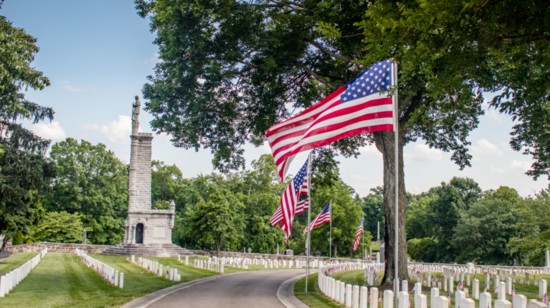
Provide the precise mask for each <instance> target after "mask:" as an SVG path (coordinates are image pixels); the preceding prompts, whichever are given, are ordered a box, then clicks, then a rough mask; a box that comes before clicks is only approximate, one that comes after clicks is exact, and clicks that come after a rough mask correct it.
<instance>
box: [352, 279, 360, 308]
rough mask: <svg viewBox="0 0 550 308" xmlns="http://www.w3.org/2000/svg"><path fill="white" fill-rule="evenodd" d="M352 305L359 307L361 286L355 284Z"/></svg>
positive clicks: (354, 307)
mask: <svg viewBox="0 0 550 308" xmlns="http://www.w3.org/2000/svg"><path fill="white" fill-rule="evenodd" d="M351 297H352V298H351V307H352V308H359V286H357V285H354V286H353V290H352V296H351Z"/></svg>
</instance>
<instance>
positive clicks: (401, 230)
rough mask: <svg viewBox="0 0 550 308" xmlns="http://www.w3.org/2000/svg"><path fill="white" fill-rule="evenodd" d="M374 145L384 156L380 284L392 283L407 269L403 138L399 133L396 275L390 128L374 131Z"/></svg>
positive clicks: (393, 159) (406, 275) (392, 137)
mask: <svg viewBox="0 0 550 308" xmlns="http://www.w3.org/2000/svg"><path fill="white" fill-rule="evenodd" d="M374 140H375V144H376V147H377V149H378V150H379V151H380V152H381V153H382V157H383V160H384V214H385V217H386V225H385V232H384V245H385V248H384V261H385V270H384V278H383V279H382V284H384V285H392V284H393V281H394V279H395V278H398V279H399V280H400V281H402V280H409V274H408V272H407V236H406V228H405V226H406V222H405V212H406V199H405V173H404V172H403V141H402V138H401V135H400V136H399V145H398V147H397V148H398V162H399V170H398V173H399V186H398V187H399V207H398V216H399V224H398V228H397V230H398V245H397V246H398V251H399V253H398V261H397V263H398V277H395V248H396V243H395V230H396V226H395V156H394V153H395V147H394V145H395V137H394V132H393V131H383V132H378V133H375V134H374Z"/></svg>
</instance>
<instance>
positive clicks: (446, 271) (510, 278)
mask: <svg viewBox="0 0 550 308" xmlns="http://www.w3.org/2000/svg"><path fill="white" fill-rule="evenodd" d="M480 268H481V270H480V269H479V268H477V269H476V268H475V267H474V266H473V265H471V266H469V268H468V269H466V268H464V267H463V266H453V265H447V266H442V265H436V266H434V265H428V266H422V267H419V266H418V265H413V266H410V267H409V276H410V277H415V278H416V280H417V281H419V282H422V284H423V285H424V286H427V287H437V288H439V289H441V288H443V291H444V292H449V293H451V294H453V293H454V291H455V282H457V288H458V289H461V290H465V291H466V292H468V289H469V288H470V287H471V289H472V293H473V296H474V298H475V299H479V288H480V282H479V280H477V279H473V280H472V279H471V278H472V277H471V275H475V274H482V273H483V272H482V270H485V271H486V272H485V286H484V290H485V291H489V290H490V289H491V285H492V290H493V291H494V292H495V293H497V292H504V294H508V295H514V293H515V291H514V289H515V288H514V284H516V282H519V283H524V281H525V284H527V285H530V284H531V280H530V279H529V278H530V276H531V278H532V284H533V285H535V286H538V288H539V297H538V298H539V299H541V300H542V299H543V298H547V297H548V293H547V292H548V283H547V281H546V280H544V279H542V276H540V275H541V274H542V273H543V272H544V269H533V268H528V269H522V268H514V269H503V268H499V267H495V268H490V267H488V266H483V267H480ZM437 270H440V271H441V272H442V273H443V278H435V279H432V275H434V277H435V275H436V274H440V273H441V272H439V273H438V272H434V271H437ZM522 274H523V275H525V280H523V279H522V278H521V277H520V275H522ZM537 274H538V275H539V276H535V275H537ZM424 276H426V277H425V279H424ZM535 277H537V278H536V279H535ZM501 279H502V281H501ZM491 282H492V283H491Z"/></svg>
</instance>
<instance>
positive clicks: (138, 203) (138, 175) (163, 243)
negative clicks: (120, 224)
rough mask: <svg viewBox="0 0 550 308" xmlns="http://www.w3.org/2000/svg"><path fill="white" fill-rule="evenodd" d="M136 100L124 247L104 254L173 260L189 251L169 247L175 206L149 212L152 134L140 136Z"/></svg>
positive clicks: (136, 103) (117, 247)
mask: <svg viewBox="0 0 550 308" xmlns="http://www.w3.org/2000/svg"><path fill="white" fill-rule="evenodd" d="M140 106H141V104H140V102H139V98H138V97H137V96H136V102H135V104H134V105H133V110H132V134H131V135H130V139H131V148H130V168H129V176H128V218H127V219H126V222H125V223H124V229H125V232H124V244H123V245H119V246H115V247H113V248H112V249H107V250H106V251H104V252H103V253H104V254H118V255H120V254H124V255H137V256H175V255H178V254H189V251H188V250H186V249H184V248H181V247H179V246H176V245H174V244H172V229H173V228H174V217H175V212H176V211H175V204H174V202H173V201H172V203H171V204H170V209H168V210H153V209H151V156H152V141H153V135H152V134H151V133H142V132H139V111H140Z"/></svg>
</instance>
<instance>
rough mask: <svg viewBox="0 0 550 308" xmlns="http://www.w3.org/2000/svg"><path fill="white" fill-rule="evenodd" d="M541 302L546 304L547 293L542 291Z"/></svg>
mask: <svg viewBox="0 0 550 308" xmlns="http://www.w3.org/2000/svg"><path fill="white" fill-rule="evenodd" d="M542 302H543V303H545V304H548V293H544V295H543V296H542Z"/></svg>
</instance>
